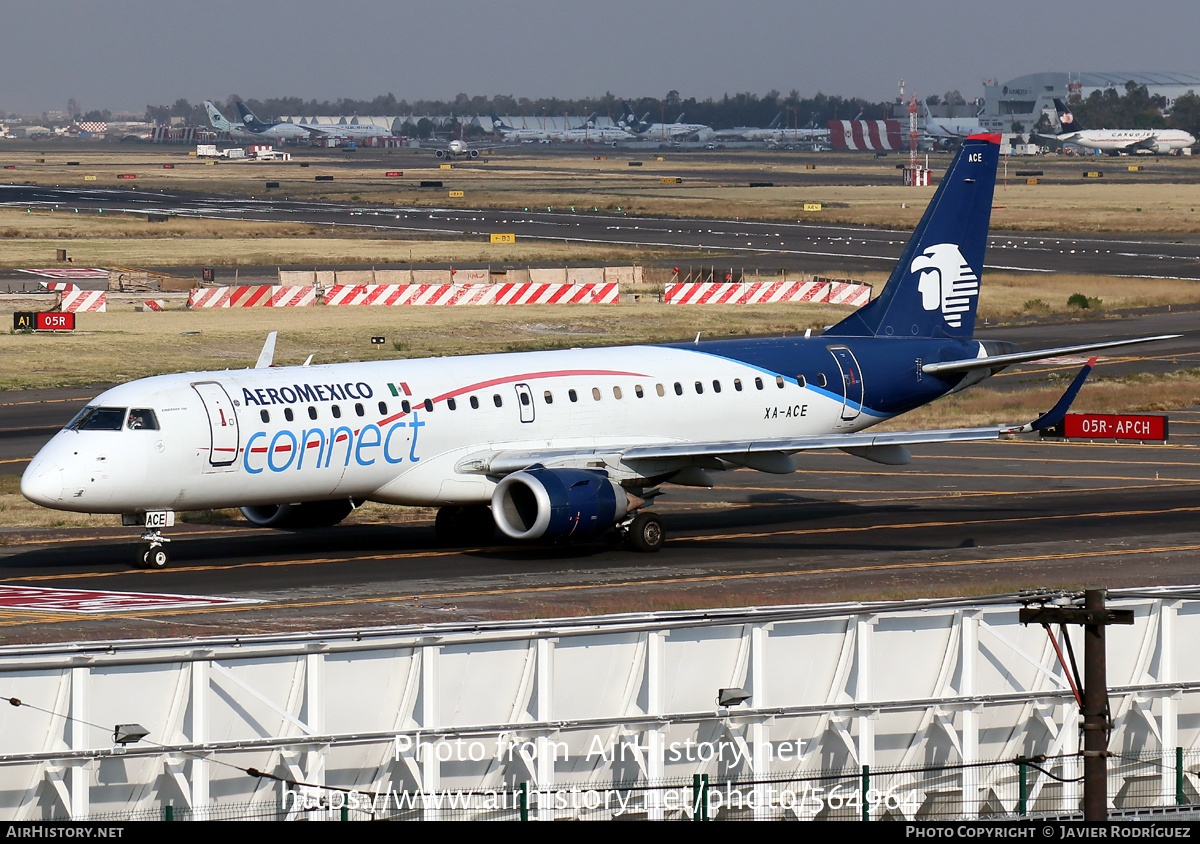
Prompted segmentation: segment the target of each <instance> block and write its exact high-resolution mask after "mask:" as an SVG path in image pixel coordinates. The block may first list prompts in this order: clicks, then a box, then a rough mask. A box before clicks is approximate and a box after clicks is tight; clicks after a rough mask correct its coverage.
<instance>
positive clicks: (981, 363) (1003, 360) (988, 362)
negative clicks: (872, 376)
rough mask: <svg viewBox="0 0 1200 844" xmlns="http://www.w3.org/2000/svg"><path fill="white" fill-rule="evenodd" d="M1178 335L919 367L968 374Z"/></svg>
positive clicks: (1133, 344) (940, 362) (923, 370)
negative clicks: (978, 370)
mask: <svg viewBox="0 0 1200 844" xmlns="http://www.w3.org/2000/svg"><path fill="white" fill-rule="evenodd" d="M1180 336H1182V335H1180V334H1160V335H1158V336H1156V337H1137V338H1134V339H1132V340H1112V341H1109V342H1107V343H1088V344H1087V345H1084V346H1061V347H1059V348H1057V349H1038V350H1037V351H1033V352H1014V353H1012V354H1009V355H992V356H991V357H986V358H965V359H963V360H948V361H939V362H937V363H927V364H925V365H924V366H922V367H921V371H922V372H927V373H929V374H931V375H932V374H934V373H936V372H968V371H970V370H972V369H995V368H997V367H1005V366H1011V365H1012V364H1014V363H1027V362H1029V361H1034V360H1045V359H1046V358H1056V357H1060V356H1062V355H1078V354H1082V353H1084V352H1097V351H1100V350H1101V349H1111V348H1114V347H1116V346H1136V345H1138V344H1139V343H1152V342H1154V341H1155V340H1174V339H1175V338H1176V337H1180Z"/></svg>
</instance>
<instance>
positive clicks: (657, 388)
mask: <svg viewBox="0 0 1200 844" xmlns="http://www.w3.org/2000/svg"><path fill="white" fill-rule="evenodd" d="M654 391H655V392H656V393H658V395H659V396H665V395H666V394H667V391H666V390H664V389H663V385H662V384H655V385H654Z"/></svg>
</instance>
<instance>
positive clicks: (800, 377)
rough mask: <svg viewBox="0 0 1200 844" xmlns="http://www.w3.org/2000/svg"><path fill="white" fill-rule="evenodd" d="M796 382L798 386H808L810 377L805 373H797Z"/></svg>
mask: <svg viewBox="0 0 1200 844" xmlns="http://www.w3.org/2000/svg"><path fill="white" fill-rule="evenodd" d="M796 384H797V386H800V387H807V386H808V379H807V378H805V377H804V376H803V375H797V376H796Z"/></svg>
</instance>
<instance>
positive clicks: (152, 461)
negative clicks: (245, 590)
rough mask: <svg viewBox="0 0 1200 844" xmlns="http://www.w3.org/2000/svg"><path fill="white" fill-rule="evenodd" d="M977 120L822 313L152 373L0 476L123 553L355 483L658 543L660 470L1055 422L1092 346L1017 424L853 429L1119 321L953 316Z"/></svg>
mask: <svg viewBox="0 0 1200 844" xmlns="http://www.w3.org/2000/svg"><path fill="white" fill-rule="evenodd" d="M999 139H1000V138H999V136H998V135H985V136H979V137H976V138H968V139H966V140H964V141H963V144H962V146H961V147H960V149H959V152H958V154H957V156H956V157H955V159H954V161H953V163H952V164H951V165H950V168H949V170H948V171H947V173H946V175H945V177H944V178H943V179H942V181H941V184H940V185H939V187H938V190H937V193H936V194H935V195H934V198H933V201H932V202H931V203H930V206H929V208H928V210H927V211H926V212H925V215H924V217H923V218H922V219H921V222H920V224H919V225H918V226H917V228H916V230H915V231H914V233H913V235H912V239H911V240H910V241H909V243H908V246H907V247H906V248H905V251H904V254H903V256H902V257H901V259H900V262H899V263H898V264H897V266H896V269H895V270H894V271H893V273H892V275H891V278H890V279H889V280H888V282H887V284H886V285H885V286H884V288H883V290H882V291H881V293H880V295H879V296H878V297H877V298H876V299H875V300H873V301H872V302H870V303H869V304H867V305H865V306H864V307H862V308H860V309H859V310H858V311H856V312H855V313H854V314H852V315H851V316H849V317H847V318H846V319H844V320H842V321H841V322H840V323H838V324H837V325H835V326H833V327H832V328H831V329H829V330H828V331H826V332H825V333H824V334H822V335H820V336H813V337H795V336H793V337H779V338H764V339H739V340H720V341H713V342H705V343H700V342H685V343H676V344H667V345H656V346H630V347H615V348H595V349H568V350H561V351H545V352H523V353H513V354H495V355H477V356H469V357H457V358H455V357H451V358H434V359H426V360H392V361H371V362H365V363H341V364H331V365H325V366H289V367H278V368H273V367H271V365H270V364H271V361H272V358H273V354H274V334H272V335H271V336H270V337H269V338H268V343H267V345H266V346H265V347H264V349H263V353H262V354H261V355H260V357H259V361H258V365H257V366H256V367H255V368H253V369H245V370H238V371H219V372H190V373H182V374H175V375H160V376H157V377H153V378H145V379H141V380H138V381H133V382H130V383H127V384H123V385H121V386H118V387H114V388H113V389H111V390H108V391H106V392H104V393H102V394H101V395H99V396H97V397H96V399H95V400H93V401H92V402H91V403H89V404H88V406H87V407H86V408H85V409H84V410H82V411H81V412H80V413H79V414H78V415H77V416H76V417H75V418H74V419H73V420H71V422H70V423H69V424H68V425H67V426H66V428H64V429H63V430H62V431H60V432H59V433H58V434H56V435H55V436H54V437H53V439H51V440H50V442H49V443H47V444H46V446H45V447H44V448H43V449H42V450H41V451H40V452H39V453H38V454H37V456H36V457H35V458H34V459H33V461H32V462H31V463H30V464H29V466H28V468H27V469H26V471H25V473H24V475H23V477H22V478H21V492H22V494H24V495H25V497H26V498H28V499H29V500H31V501H34V502H36V503H38V504H41V505H43V506H46V507H51V508H55V509H60V510H73V511H78V512H87V513H113V514H122V516H123V521H124V522H125V523H126V524H130V525H135V524H136V525H140V526H142V527H143V528H144V529H145V533H144V534H143V536H142V539H143V541H144V545H143V546H142V548H141V550H140V552H139V554H138V559H139V560H140V561H141V563H142V564H143V565H147V566H151V567H160V566H163V565H166V563H167V557H168V555H167V550H166V546H165V544H164V543H166V542H167V541H168V540H167V538H166V537H164V536H163V535H162V528H163V527H168V526H170V525H171V524H173V520H174V512H175V511H178V510H199V509H207V508H225V507H240V508H242V512H243V513H244V514H245V515H246V517H247V518H248V519H250V521H252V522H254V523H255V524H258V525H263V526H269V527H285V526H287V527H312V526H318V525H330V524H333V523H336V522H338V521H340V520H341V519H343V518H344V517H345V516H346V515H347V514H348V513H349V512H350V511H351V509H352V508H353V507H354V506H356V505H357V503H359V502H362V501H366V500H370V501H379V502H386V503H392V504H410V505H421V506H435V507H439V508H441V509H440V510H439V512H438V516H437V521H436V527H437V529H438V533H439V534H440V535H441V536H443V537H445V538H446V539H447V541H451V542H455V543H467V542H478V541H486V540H487V539H489V538H490V537H491V536H492V534H493V531H494V529H495V528H496V527H499V529H500V530H501V531H502V532H503V533H504V534H505V535H506V536H508V537H510V538H511V539H513V540H516V541H518V542H534V541H558V542H567V541H572V540H578V539H586V538H589V537H593V538H594V537H597V536H598V535H600V534H603V533H606V532H609V531H613V530H615V531H617V532H619V533H620V534H622V535H624V537H625V538H626V539H627V541H628V542H629V544H630V545H631V546H632V547H634V548H636V549H639V550H644V551H654V550H657V549H658V548H659V547H660V546H661V545H662V543H663V540H664V533H663V526H662V523H661V522H660V520H659V519H658V517H657V516H656V515H654V514H653V513H652V512H649V511H648V510H647V504H648V503H649V502H651V501H652V500H653V499H654V498H655V497H656V496H657V495H659V494H661V493H662V492H664V489H663V485H666V484H685V485H692V486H711V485H712V483H713V481H712V473H714V472H719V471H723V470H727V469H735V468H739V467H748V468H751V469H757V470H760V471H764V472H775V473H784V472H792V471H795V470H796V468H797V463H796V459H795V458H794V457H793V455H794V454H795V453H797V452H800V451H804V450H808V449H831V448H836V449H842V450H843V451H846V452H849V453H850V454H854V455H857V456H859V457H863V458H866V459H868V460H873V461H876V462H879V463H885V464H903V463H906V462H908V459H909V454H908V451H907V448H906V447H907V446H909V445H912V444H916V443H935V442H953V441H969V440H986V439H996V438H998V437H1001V436H1004V435H1006V434H1010V433H1016V432H1021V431H1031V430H1039V429H1041V428H1044V427H1047V426H1049V425H1052V424H1055V423H1056V422H1057V421H1058V420H1059V419H1061V418H1062V415H1063V414H1064V413H1065V412H1066V408H1067V407H1068V406H1069V404H1070V402H1071V400H1072V399H1073V398H1074V396H1075V393H1076V392H1077V391H1078V389H1079V387H1080V386H1081V385H1082V383H1083V380H1084V378H1085V377H1086V375H1087V373H1088V371H1089V370H1090V368H1091V366H1090V364H1089V365H1088V366H1085V367H1084V368H1083V370H1082V371H1081V372H1080V374H1079V376H1078V377H1077V378H1076V379H1075V382H1074V383H1073V384H1072V385H1071V387H1070V388H1069V389H1068V390H1067V392H1066V393H1065V394H1064V395H1063V397H1062V399H1060V400H1059V402H1058V404H1057V405H1056V406H1055V407H1054V408H1053V409H1052V410H1051V411H1049V412H1048V413H1046V414H1044V415H1043V416H1041V417H1039V418H1038V419H1037V420H1034V421H1033V422H1028V423H1025V424H1017V425H1008V426H996V427H985V428H967V429H956V430H940V431H939V430H935V431H907V432H897V433H883V434H871V433H869V432H865V431H864V429H866V428H869V427H871V426H872V425H875V424H876V423H878V422H881V421H883V420H885V419H888V418H891V417H893V416H896V415H899V414H901V413H904V412H905V411H908V410H911V409H913V408H915V407H918V406H920V405H923V404H926V403H927V402H930V401H932V400H934V399H936V398H938V397H940V396H943V395H946V394H947V393H950V392H954V391H956V390H960V389H963V388H964V387H967V386H970V385H971V384H975V383H977V382H979V381H982V380H983V379H984V378H986V377H987V376H989V375H991V374H993V373H995V372H998V371H1000V370H1001V369H1003V368H1005V367H1006V366H1008V365H1009V364H1013V363H1019V362H1022V361H1029V360H1038V359H1042V358H1046V357H1051V356H1057V355H1064V354H1073V353H1079V352H1083V351H1091V350H1097V349H1102V348H1108V347H1110V346H1118V345H1124V344H1126V343H1131V342H1146V341H1148V340H1152V339H1162V338H1141V339H1139V340H1133V341H1120V342H1111V343H1100V344H1093V345H1087V346H1075V347H1066V348H1057V349H1047V350H1041V351H1035V352H1021V351H1020V350H1019V349H1018V348H1017V347H1016V346H1014V345H1013V344H1010V343H1001V342H994V341H977V340H974V339H972V334H973V331H974V325H975V306H976V303H977V302H978V299H979V277H980V274H981V272H982V269H983V260H984V249H985V245H986V239H987V230H988V218H989V215H990V212H991V206H992V193H993V188H994V185H995V179H996V163H997V159H998V144H999Z"/></svg>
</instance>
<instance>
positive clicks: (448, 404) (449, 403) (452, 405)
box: [446, 399, 458, 410]
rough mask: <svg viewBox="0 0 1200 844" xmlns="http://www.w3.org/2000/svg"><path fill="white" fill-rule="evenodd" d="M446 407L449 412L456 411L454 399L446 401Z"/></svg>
mask: <svg viewBox="0 0 1200 844" xmlns="http://www.w3.org/2000/svg"><path fill="white" fill-rule="evenodd" d="M446 407H448V408H450V410H457V409H458V402H456V401H455V400H454V399H446Z"/></svg>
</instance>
